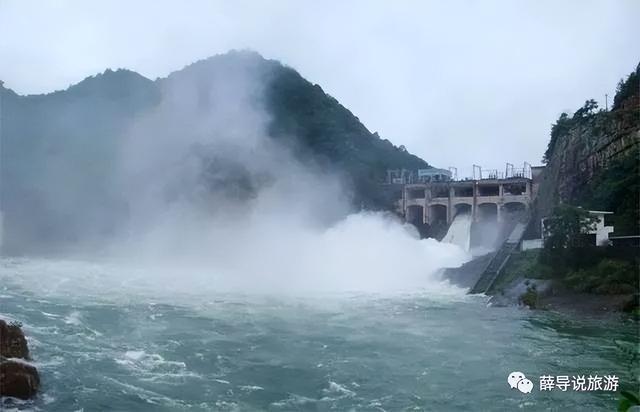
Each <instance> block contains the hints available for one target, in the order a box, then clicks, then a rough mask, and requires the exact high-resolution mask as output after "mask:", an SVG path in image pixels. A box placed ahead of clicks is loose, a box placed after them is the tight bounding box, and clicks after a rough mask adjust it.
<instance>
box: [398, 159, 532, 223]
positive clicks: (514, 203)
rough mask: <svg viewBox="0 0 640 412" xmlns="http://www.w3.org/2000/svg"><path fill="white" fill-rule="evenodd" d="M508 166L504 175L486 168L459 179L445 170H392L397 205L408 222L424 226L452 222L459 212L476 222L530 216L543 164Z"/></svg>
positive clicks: (502, 220) (399, 212)
mask: <svg viewBox="0 0 640 412" xmlns="http://www.w3.org/2000/svg"><path fill="white" fill-rule="evenodd" d="M509 165H510V164H507V168H506V170H505V173H504V174H501V173H500V174H499V173H497V172H496V171H489V172H490V173H488V174H487V173H485V174H484V176H486V177H483V174H482V171H481V170H480V171H479V173H477V174H476V176H474V177H473V178H466V179H461V180H458V179H456V178H455V174H454V173H452V172H451V171H448V170H444V169H424V170H418V171H417V172H418V173H414V172H411V171H406V170H393V171H388V184H391V185H394V186H396V187H397V188H398V189H400V190H396V193H397V194H398V195H399V196H398V197H399V199H396V203H395V207H396V211H397V212H398V214H400V215H401V216H404V218H405V219H406V221H408V222H411V223H414V224H422V225H429V226H434V225H447V226H448V225H450V224H451V223H452V222H453V220H454V218H455V217H456V216H457V215H459V214H468V215H470V216H471V220H472V221H473V222H474V223H476V222H497V223H502V222H504V221H505V220H508V219H513V217H514V216H524V215H527V214H528V213H529V211H530V209H531V203H532V201H533V199H534V198H535V195H536V193H537V188H538V182H537V179H536V177H538V176H539V174H540V172H541V170H542V168H541V167H533V168H532V167H530V166H528V165H527V164H525V166H524V167H523V168H522V169H513V168H512V167H511V168H510V167H509Z"/></svg>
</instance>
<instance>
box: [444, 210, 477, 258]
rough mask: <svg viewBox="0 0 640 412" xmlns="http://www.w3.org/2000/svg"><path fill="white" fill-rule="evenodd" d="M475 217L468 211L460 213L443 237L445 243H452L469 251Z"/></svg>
mask: <svg viewBox="0 0 640 412" xmlns="http://www.w3.org/2000/svg"><path fill="white" fill-rule="evenodd" d="M472 222H473V219H472V218H471V215H470V214H468V213H464V214H458V215H456V217H455V218H454V219H453V222H451V226H449V230H448V231H447V234H446V235H445V236H444V237H443V238H442V242H443V243H452V244H454V245H458V246H460V247H461V248H462V249H463V250H464V251H466V252H468V251H469V249H470V247H471V223H472Z"/></svg>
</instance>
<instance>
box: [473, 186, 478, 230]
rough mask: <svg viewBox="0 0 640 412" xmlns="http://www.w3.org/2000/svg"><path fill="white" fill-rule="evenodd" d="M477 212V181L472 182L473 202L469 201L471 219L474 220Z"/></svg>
mask: <svg viewBox="0 0 640 412" xmlns="http://www.w3.org/2000/svg"><path fill="white" fill-rule="evenodd" d="M477 214H478V182H477V181H475V182H473V202H471V221H472V222H476V221H477V220H478V219H477Z"/></svg>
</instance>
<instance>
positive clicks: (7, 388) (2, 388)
mask: <svg viewBox="0 0 640 412" xmlns="http://www.w3.org/2000/svg"><path fill="white" fill-rule="evenodd" d="M39 387H40V376H39V375H38V371H37V369H36V368H34V367H33V366H31V365H29V364H27V363H24V362H20V361H14V360H3V361H0V395H2V396H13V397H14V398H20V399H29V398H31V397H32V396H34V395H35V394H36V392H37V391H38V388H39Z"/></svg>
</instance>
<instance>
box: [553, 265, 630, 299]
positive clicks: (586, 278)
mask: <svg viewBox="0 0 640 412" xmlns="http://www.w3.org/2000/svg"><path fill="white" fill-rule="evenodd" d="M564 283H565V284H566V285H567V286H569V287H570V288H571V289H573V290H575V291H578V292H587V293H597V294H605V295H616V294H627V293H634V292H635V291H636V290H638V275H637V270H636V268H635V267H634V266H633V265H632V264H630V263H628V262H625V261H621V260H614V259H604V260H602V261H600V263H598V264H597V265H596V266H593V267H590V268H587V269H578V270H575V271H570V272H569V273H567V274H566V275H565V277H564Z"/></svg>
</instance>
